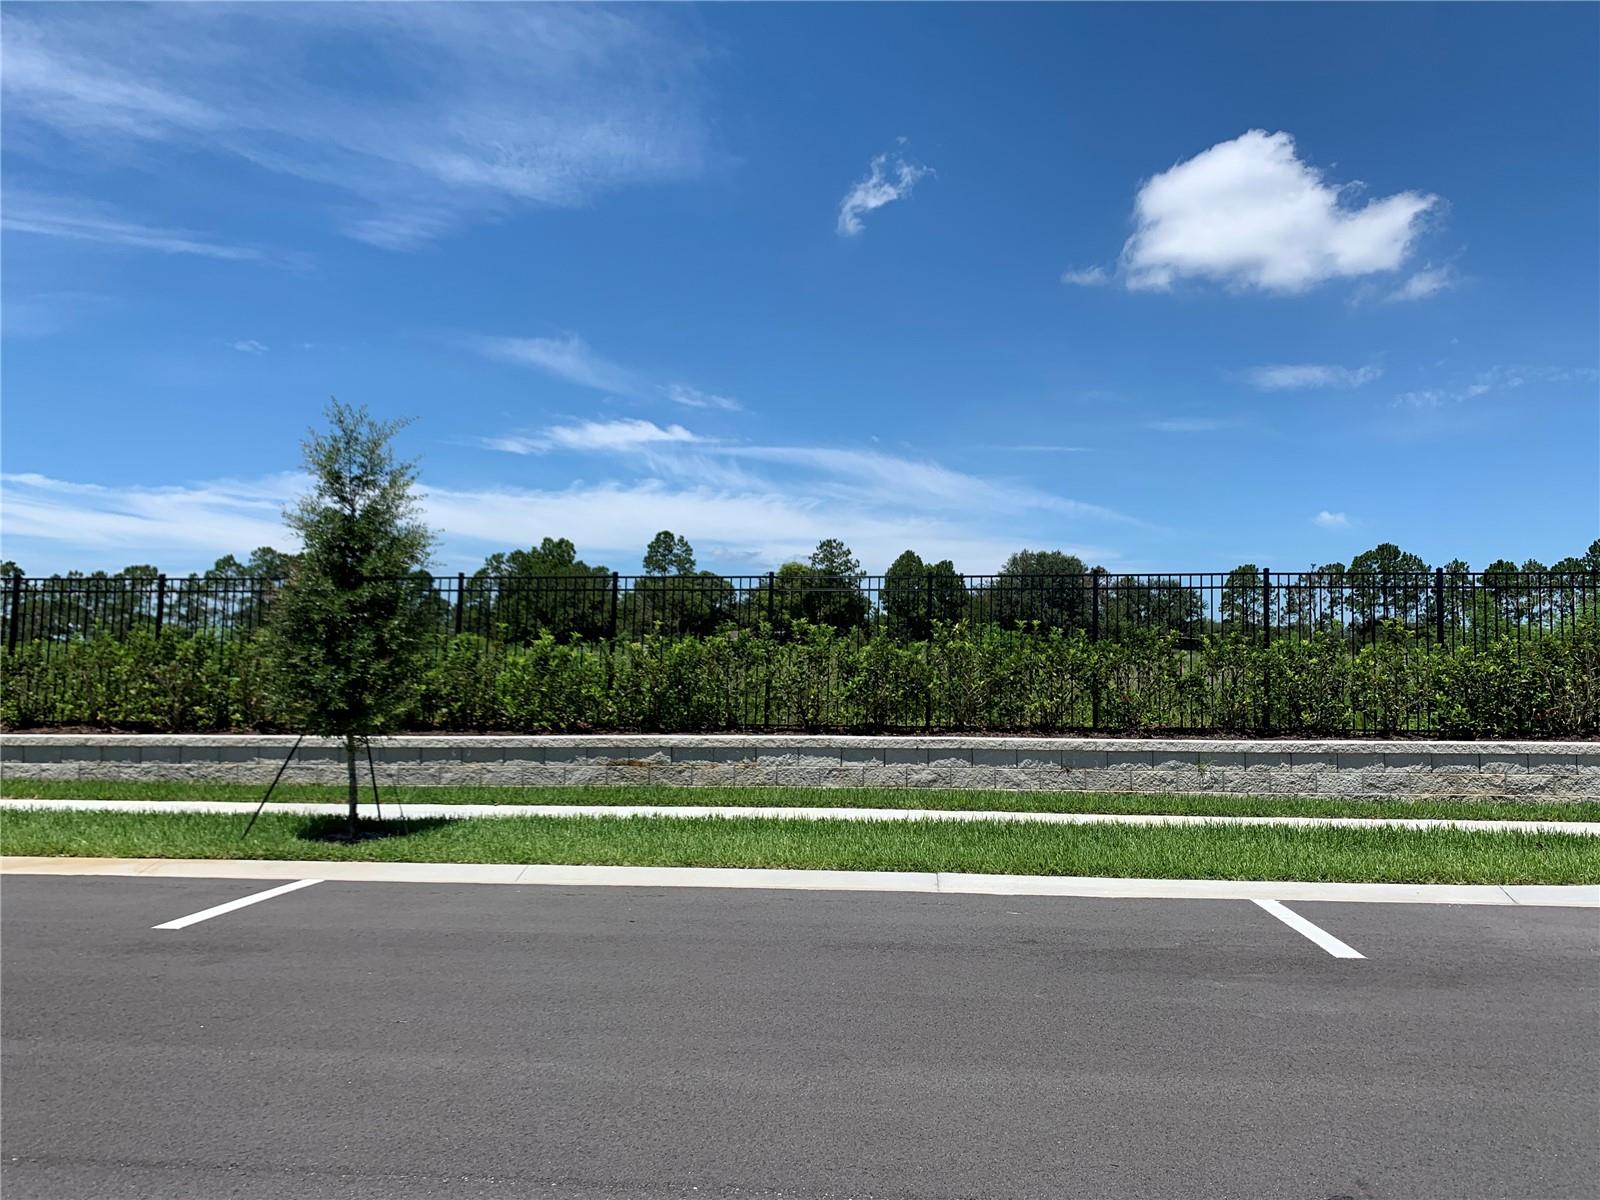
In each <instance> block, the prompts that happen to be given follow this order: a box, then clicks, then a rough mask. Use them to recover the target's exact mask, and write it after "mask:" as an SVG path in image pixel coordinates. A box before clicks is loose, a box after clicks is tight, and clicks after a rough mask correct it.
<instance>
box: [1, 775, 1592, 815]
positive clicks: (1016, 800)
mask: <svg viewBox="0 0 1600 1200" xmlns="http://www.w3.org/2000/svg"><path fill="white" fill-rule="evenodd" d="M265 790H266V789H265V787H264V786H263V785H261V784H255V783H250V784H239V783H164V782H153V783H140V782H129V781H120V780H107V781H97V780H88V779H83V780H60V781H57V780H33V779H0V797H12V798H16V797H26V798H30V799H37V800H152V801H154V800H228V801H237V802H240V803H246V802H248V803H251V804H254V803H255V802H256V801H258V800H260V799H261V794H262V792H264V791H265ZM382 795H383V800H384V802H385V803H388V802H389V801H390V800H397V801H399V802H400V803H402V804H656V805H674V806H682V805H729V806H739V807H751V806H774V807H783V808H931V809H941V810H943V809H963V810H982V809H989V810H1003V811H1007V812H1062V813H1103V814H1114V815H1120V814H1127V813H1170V814H1181V815H1192V816H1203V817H1221V816H1227V817H1277V816H1297V817H1416V818H1439V819H1442V820H1479V821H1600V801H1595V800H1567V801H1538V802H1526V803H1525V802H1523V801H1520V800H1394V799H1374V800H1336V799H1331V798H1328V797H1315V796H1310V797H1296V796H1151V795H1125V794H1116V793H1092V792H981V791H938V790H933V789H927V790H924V789H920V788H918V789H910V790H908V789H899V788H776V787H773V788H761V787H750V788H681V787H649V786H645V787H605V788H557V787H545V788H517V787H402V788H390V787H385V788H384V789H383V792H382ZM272 798H273V799H274V800H275V801H276V800H284V801H291V800H292V801H301V802H309V803H324V804H342V803H344V799H345V791H344V789H343V788H341V787H336V786H330V785H326V784H307V783H292V784H280V785H279V786H278V789H277V790H276V791H275V792H273V794H272ZM370 799H371V793H370V792H364V793H363V803H365V802H366V801H368V800H370Z"/></svg>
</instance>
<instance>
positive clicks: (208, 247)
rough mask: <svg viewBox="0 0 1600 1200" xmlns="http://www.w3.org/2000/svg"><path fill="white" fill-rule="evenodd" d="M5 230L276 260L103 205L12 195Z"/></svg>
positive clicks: (0, 220)
mask: <svg viewBox="0 0 1600 1200" xmlns="http://www.w3.org/2000/svg"><path fill="white" fill-rule="evenodd" d="M0 228H4V229H8V230H10V231H11V232H13V233H31V234H37V235H39V236H41V237H54V238H65V239H67V240H69V241H77V242H99V243H101V244H102V245H107V246H121V247H124V248H126V249H131V250H153V251H156V252H157V253H161V254H192V255H197V256H199V257H201V258H217V259H224V260H227V261H233V262H264V261H271V260H272V256H270V255H269V254H267V253H266V252H265V251H263V250H260V249H258V248H257V247H255V246H242V245H234V244H229V243H226V242H219V241H215V240H212V239H210V238H207V237H205V236H204V235H202V234H198V233H191V232H189V231H188V230H185V229H166V228H162V227H160V226H156V225H145V224H141V223H140V222H138V221H134V220H131V219H129V218H127V217H124V216H122V215H120V214H118V213H116V212H115V211H113V210H112V209H110V208H109V207H107V206H105V205H102V204H89V203H86V202H83V201H79V200H73V199H67V198H60V197H49V196H41V195H35V194H33V193H28V192H17V191H12V190H8V191H7V192H6V194H5V201H4V209H3V212H0Z"/></svg>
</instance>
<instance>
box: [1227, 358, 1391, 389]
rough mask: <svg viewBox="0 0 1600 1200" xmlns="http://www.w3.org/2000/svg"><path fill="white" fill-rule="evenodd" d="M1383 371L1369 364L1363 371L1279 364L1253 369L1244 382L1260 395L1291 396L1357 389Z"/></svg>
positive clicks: (1380, 375)
mask: <svg viewBox="0 0 1600 1200" xmlns="http://www.w3.org/2000/svg"><path fill="white" fill-rule="evenodd" d="M1382 376H1383V368H1382V367H1379V366H1375V365H1373V364H1368V365H1367V366H1364V367H1355V368H1351V367H1339V366H1332V365H1329V364H1327V363H1280V364H1276V365H1272V366H1265V367H1253V368H1251V369H1250V370H1249V371H1246V372H1245V379H1246V380H1247V381H1248V382H1249V383H1250V385H1251V386H1252V387H1254V388H1256V389H1257V390H1258V391H1263V392H1289V391H1302V390H1305V389H1308V388H1358V387H1363V386H1365V385H1366V384H1369V383H1371V382H1373V381H1374V380H1376V379H1380V378H1382Z"/></svg>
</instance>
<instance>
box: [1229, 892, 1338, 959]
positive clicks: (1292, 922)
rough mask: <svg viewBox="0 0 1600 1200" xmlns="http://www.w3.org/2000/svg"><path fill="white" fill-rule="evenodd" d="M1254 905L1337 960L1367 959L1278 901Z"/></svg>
mask: <svg viewBox="0 0 1600 1200" xmlns="http://www.w3.org/2000/svg"><path fill="white" fill-rule="evenodd" d="M1252 903H1254V904H1256V905H1258V906H1260V907H1261V908H1264V909H1266V910H1267V911H1268V912H1269V913H1271V914H1272V915H1273V916H1275V917H1277V918H1278V920H1280V921H1282V922H1283V923H1284V924H1285V925H1287V926H1288V927H1289V928H1290V929H1292V930H1294V931H1295V932H1296V933H1299V934H1303V935H1304V936H1306V937H1308V938H1310V939H1311V940H1312V941H1313V942H1315V943H1316V944H1317V945H1319V946H1321V947H1322V948H1323V949H1324V950H1326V951H1327V952H1328V953H1329V954H1331V955H1333V956H1334V957H1335V958H1365V957H1366V955H1365V954H1362V953H1361V952H1360V951H1359V950H1355V949H1352V948H1351V947H1349V946H1347V945H1345V944H1344V943H1343V942H1341V941H1340V940H1339V939H1338V938H1336V937H1334V936H1333V934H1331V933H1329V932H1328V931H1327V930H1326V929H1323V928H1322V927H1321V926H1320V925H1313V924H1312V923H1311V922H1310V921H1308V920H1306V919H1305V918H1304V917H1302V916H1301V915H1300V914H1299V913H1297V912H1295V911H1294V910H1293V909H1290V908H1286V907H1284V905H1283V904H1282V903H1281V902H1279V901H1277V900H1254V901H1252Z"/></svg>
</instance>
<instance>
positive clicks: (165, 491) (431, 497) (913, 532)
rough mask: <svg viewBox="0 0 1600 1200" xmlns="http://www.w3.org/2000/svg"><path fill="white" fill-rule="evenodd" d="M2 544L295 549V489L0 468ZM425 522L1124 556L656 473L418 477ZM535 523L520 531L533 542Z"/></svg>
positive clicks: (761, 487) (593, 535) (468, 529)
mask: <svg viewBox="0 0 1600 1200" xmlns="http://www.w3.org/2000/svg"><path fill="white" fill-rule="evenodd" d="M0 482H3V484H4V487H3V490H0V518H3V520H4V523H5V528H6V539H7V545H6V553H7V555H8V556H9V557H11V558H14V559H16V560H17V561H18V562H20V563H21V564H22V566H23V567H24V569H26V570H28V571H30V572H35V573H38V572H45V573H48V572H50V571H56V570H66V569H70V568H79V569H86V570H92V569H96V568H105V569H116V568H119V567H122V566H125V565H127V563H128V562H136V561H154V562H156V563H158V564H159V565H161V566H163V567H165V568H166V569H167V570H168V571H169V572H174V573H175V572H181V571H187V570H192V569H201V568H204V567H206V566H209V565H210V563H211V562H212V561H213V560H214V559H216V558H218V557H221V556H222V555H223V554H228V553H234V554H239V553H242V552H246V551H248V550H249V549H251V548H254V547H256V546H263V545H271V546H276V547H278V548H280V549H284V550H293V549H296V548H297V547H296V544H295V542H294V540H293V538H292V537H291V536H290V535H289V532H288V530H287V529H286V528H285V527H284V526H283V525H282V524H281V523H280V522H279V520H278V514H279V512H280V511H281V510H282V509H283V508H285V507H286V506H288V505H289V504H290V503H292V501H293V500H294V498H295V497H296V496H297V495H298V494H300V493H301V492H303V491H304V490H305V488H306V487H307V485H308V482H309V481H308V480H306V479H305V478H304V477H303V476H300V475H297V474H282V475H271V476H266V477H263V478H260V479H254V480H212V481H201V482H196V483H188V484H180V485H175V486H171V487H148V486H134V487H118V488H110V487H103V486H98V485H94V484H83V483H77V482H72V481H66V480H59V479H52V478H47V477H44V476H40V475H6V476H0ZM425 490H426V496H425V499H424V501H423V512H424V518H425V520H426V521H427V522H428V524H430V525H431V526H433V527H434V528H435V529H437V530H438V531H439V532H440V534H441V537H442V549H441V560H440V564H441V565H447V566H448V567H449V569H457V568H465V569H471V568H472V567H474V566H476V565H477V564H478V563H479V562H481V561H482V559H483V557H484V556H485V555H486V554H488V553H490V552H492V551H494V550H503V549H506V548H507V547H508V546H511V545H514V544H516V542H517V540H518V538H519V533H518V532H516V531H548V532H551V533H556V534H559V535H561V536H565V537H570V538H572V540H573V541H575V542H576V543H577V544H578V546H579V547H580V548H581V549H582V551H583V553H584V555H585V557H586V558H588V559H589V561H591V562H593V561H596V560H599V561H603V562H607V563H609V564H611V565H613V566H616V567H618V568H620V569H622V570H628V569H630V568H632V567H633V566H634V564H635V563H637V561H638V556H639V554H640V553H641V552H642V550H643V548H644V546H645V545H646V544H647V543H648V542H649V540H650V538H651V536H652V535H653V534H655V533H656V531H657V530H660V529H662V528H670V529H673V530H677V531H679V532H682V533H684V534H686V535H687V536H688V537H689V538H690V539H691V540H692V541H693V542H694V544H695V548H696V549H697V550H699V551H700V557H701V559H702V560H703V561H712V562H719V563H722V564H725V568H724V569H729V568H732V569H744V570H750V571H756V570H766V569H767V568H769V567H775V566H777V565H778V564H780V563H783V562H786V561H790V560H794V559H803V558H804V557H805V555H806V554H807V553H809V552H810V550H811V549H812V548H813V547H814V546H815V545H816V544H817V542H818V541H820V540H821V539H823V538H825V537H838V538H842V539H843V540H844V541H845V542H846V543H847V544H848V545H850V546H851V548H852V549H853V550H855V552H856V554H857V555H858V556H859V557H860V559H861V561H862V562H863V563H864V564H866V566H867V567H868V569H869V570H873V571H882V570H883V569H885V568H886V567H887V566H888V564H889V563H890V562H892V561H893V560H894V558H895V557H896V556H897V555H898V554H899V553H900V552H901V551H902V550H904V549H906V548H907V547H908V546H912V547H916V548H917V549H918V550H919V552H920V553H922V554H924V555H925V556H929V557H932V558H935V559H939V558H950V559H952V560H954V561H955V562H957V563H959V564H961V565H962V566H963V567H964V568H965V569H967V570H969V571H983V570H993V569H996V568H998V567H999V565H1000V564H1001V563H1002V562H1003V561H1004V560H1005V557H1006V556H1007V555H1008V554H1010V553H1011V552H1012V551H1014V550H1016V549H1018V548H1019V546H1021V545H1023V544H1025V543H1027V542H1028V541H1030V540H1032V541H1033V542H1036V543H1037V542H1040V541H1042V540H1044V539H1048V540H1049V541H1050V542H1051V543H1052V544H1053V545H1055V546H1057V547H1059V548H1061V549H1064V550H1067V551H1069V552H1071V553H1076V554H1078V555H1079V556H1080V557H1082V558H1084V559H1086V560H1088V561H1093V562H1107V563H1114V562H1115V561H1116V560H1117V559H1118V558H1119V557H1120V556H1119V554H1118V553H1117V551H1116V550H1115V549H1112V548H1109V547H1107V546H1105V545H1103V544H1096V543H1094V542H1085V541H1083V540H1080V539H1079V538H1075V537H1073V536H1071V534H1070V533H1066V532H1064V531H1063V529H1062V528H1061V525H1060V514H1058V513H1057V514H1053V516H1052V520H1051V521H1050V523H1049V524H1048V525H1029V524H1027V523H1024V522H1020V521H1019V519H1018V515H1017V514H1016V513H1007V514H1004V515H1003V516H1002V517H1001V519H998V520H989V519H986V516H987V515H986V514H984V513H983V512H982V511H981V510H973V509H967V510H956V509H948V508H946V509H940V510H937V511H915V510H913V509H911V508H908V507H907V506H905V505H903V504H899V505H886V504H862V503H860V502H858V501H856V500H854V499H842V498H839V497H836V496H832V495H806V494H803V493H801V492H799V491H797V490H796V489H794V488H793V487H787V486H783V485H782V484H781V482H775V481H762V480H749V481H744V482H740V483H736V484H727V485H725V484H707V483H705V482H700V481H696V482H676V481H673V480H669V479H662V478H653V477H652V478H641V479H632V480H606V481H600V482H593V483H590V482H573V483H571V484H568V485H566V486H558V487H551V488H528V487H516V486H511V485H495V486H487V487H483V488H441V487H435V486H427V487H426V488H425ZM533 536H534V535H533V533H532V532H528V533H526V539H528V540H531V539H532V538H533Z"/></svg>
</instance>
